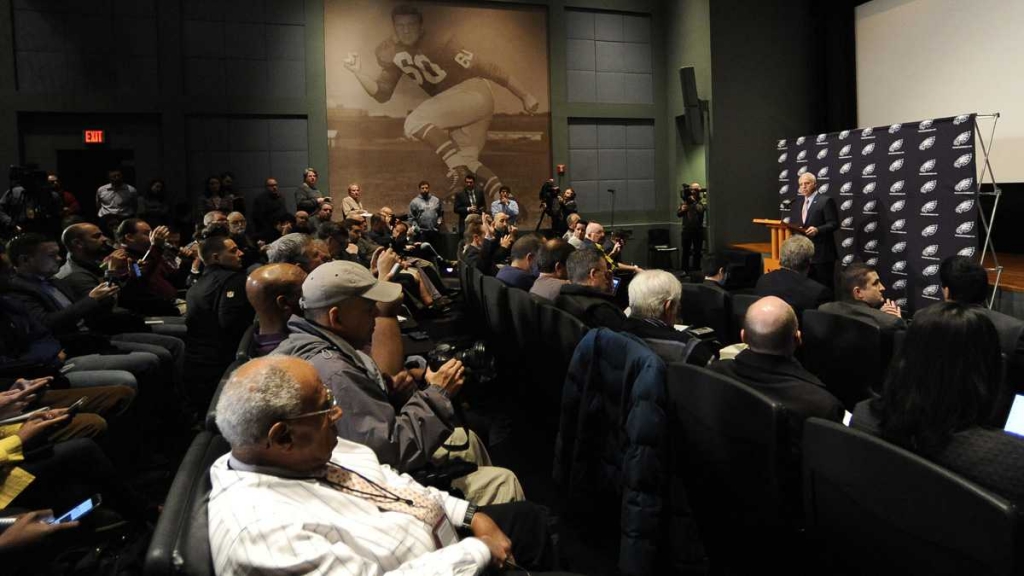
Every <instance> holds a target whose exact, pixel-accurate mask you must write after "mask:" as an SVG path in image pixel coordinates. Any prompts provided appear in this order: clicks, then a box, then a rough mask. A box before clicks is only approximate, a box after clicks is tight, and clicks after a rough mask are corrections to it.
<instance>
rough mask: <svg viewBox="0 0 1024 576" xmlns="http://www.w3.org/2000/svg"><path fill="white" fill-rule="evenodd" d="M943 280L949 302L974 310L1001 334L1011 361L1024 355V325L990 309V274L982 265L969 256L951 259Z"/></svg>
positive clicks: (941, 271) (944, 263)
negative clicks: (964, 305) (1011, 358)
mask: <svg viewBox="0 0 1024 576" xmlns="http://www.w3.org/2000/svg"><path fill="white" fill-rule="evenodd" d="M939 280H940V281H941V282H942V295H943V297H944V298H945V299H946V300H949V301H952V302H959V303H961V304H966V305H968V306H971V307H972V308H974V309H976V310H977V311H978V312H980V313H982V314H983V315H985V316H987V317H988V319H989V320H991V321H992V324H994V325H995V327H996V332H998V333H999V347H1000V348H1001V349H1002V352H1003V354H1006V357H1007V358H1009V357H1010V356H1012V355H1014V354H1024V321H1022V320H1020V319H1018V318H1014V317H1013V316H1009V315H1007V314H1003V313H1002V312H996V311H995V310H989V309H988V307H987V306H986V305H985V298H987V297H988V293H989V289H990V288H989V284H988V272H986V271H985V268H983V267H982V266H981V264H978V263H977V262H975V261H974V260H971V259H970V258H968V257H966V256H950V257H949V258H946V259H945V260H943V261H942V264H941V265H940V266H939Z"/></svg>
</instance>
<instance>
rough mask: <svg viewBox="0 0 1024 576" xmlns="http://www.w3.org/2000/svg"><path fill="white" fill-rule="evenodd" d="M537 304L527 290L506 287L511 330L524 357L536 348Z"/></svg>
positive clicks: (537, 327) (537, 328) (530, 354)
mask: <svg viewBox="0 0 1024 576" xmlns="http://www.w3.org/2000/svg"><path fill="white" fill-rule="evenodd" d="M539 306H540V305H539V304H537V302H535V301H534V299H533V298H532V297H531V296H530V293H529V292H526V291H525V290H520V289H518V288H509V289H508V308H509V311H510V312H511V319H512V332H513V333H514V334H515V336H516V342H517V343H518V346H516V348H517V349H518V350H519V351H520V353H521V354H522V355H523V356H525V357H531V356H532V353H533V351H534V350H535V349H536V348H537V336H538V334H540V328H539V324H538V322H539V321H538V319H537V309H538V307H539Z"/></svg>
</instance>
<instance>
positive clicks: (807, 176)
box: [796, 172, 818, 184]
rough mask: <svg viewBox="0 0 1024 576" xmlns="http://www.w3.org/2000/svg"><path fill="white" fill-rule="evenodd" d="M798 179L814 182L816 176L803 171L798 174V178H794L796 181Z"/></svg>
mask: <svg viewBox="0 0 1024 576" xmlns="http://www.w3.org/2000/svg"><path fill="white" fill-rule="evenodd" d="M800 180H810V181H811V182H812V183H814V184H817V183H818V177H817V176H815V175H814V174H811V173H810V172H804V173H803V174H801V175H800V177H799V178H797V179H796V181H797V182H799V181H800Z"/></svg>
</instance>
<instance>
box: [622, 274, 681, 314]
mask: <svg viewBox="0 0 1024 576" xmlns="http://www.w3.org/2000/svg"><path fill="white" fill-rule="evenodd" d="M682 298H683V285H682V284H681V283H680V282H679V279H678V278H676V277H675V276H673V275H672V274H671V273H669V272H666V271H664V270H644V271H643V272H640V273H639V274H637V275H636V276H634V277H633V281H632V282H630V283H629V309H630V310H631V311H632V313H631V317H633V318H640V319H644V318H661V316H662V314H663V313H664V311H665V302H672V307H673V308H674V309H678V307H679V302H680V301H681V300H682Z"/></svg>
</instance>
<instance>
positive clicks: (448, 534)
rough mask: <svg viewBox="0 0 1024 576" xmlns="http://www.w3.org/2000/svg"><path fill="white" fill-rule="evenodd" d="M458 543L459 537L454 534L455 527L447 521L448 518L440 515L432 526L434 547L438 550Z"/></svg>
mask: <svg viewBox="0 0 1024 576" xmlns="http://www.w3.org/2000/svg"><path fill="white" fill-rule="evenodd" d="M458 541H459V535H458V534H456V533H455V526H452V523H451V522H449V521H448V516H446V515H444V514H442V515H441V517H440V518H438V520H437V523H436V524H434V546H436V547H437V549H438V550H440V549H441V548H444V547H445V546H450V545H452V544H455V543H456V542H458Z"/></svg>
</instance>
